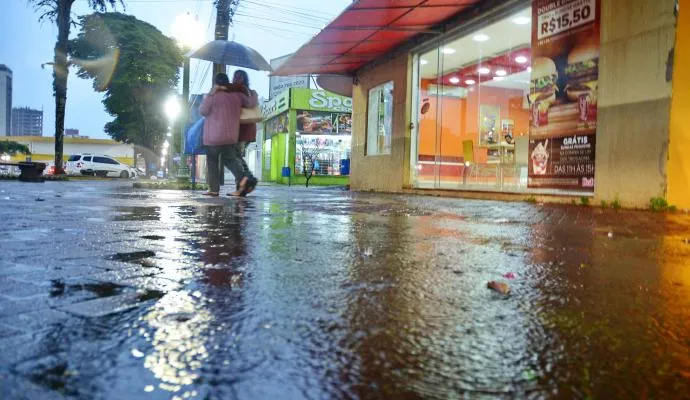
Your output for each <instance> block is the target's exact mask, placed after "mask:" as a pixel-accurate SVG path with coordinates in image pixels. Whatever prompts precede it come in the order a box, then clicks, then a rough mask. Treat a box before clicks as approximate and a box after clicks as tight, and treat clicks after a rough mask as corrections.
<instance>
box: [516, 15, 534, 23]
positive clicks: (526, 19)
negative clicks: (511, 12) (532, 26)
mask: <svg viewBox="0 0 690 400" xmlns="http://www.w3.org/2000/svg"><path fill="white" fill-rule="evenodd" d="M530 22H532V18H530V17H524V16H523V17H517V18H515V19H513V23H514V24H517V25H527V24H529V23H530Z"/></svg>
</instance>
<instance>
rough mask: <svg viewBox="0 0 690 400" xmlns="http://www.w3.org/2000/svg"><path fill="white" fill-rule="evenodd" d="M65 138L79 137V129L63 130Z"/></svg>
mask: <svg viewBox="0 0 690 400" xmlns="http://www.w3.org/2000/svg"><path fill="white" fill-rule="evenodd" d="M65 137H80V136H79V129H65Z"/></svg>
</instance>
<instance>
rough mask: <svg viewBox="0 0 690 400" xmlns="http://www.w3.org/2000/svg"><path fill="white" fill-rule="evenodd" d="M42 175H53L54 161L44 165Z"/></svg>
mask: <svg viewBox="0 0 690 400" xmlns="http://www.w3.org/2000/svg"><path fill="white" fill-rule="evenodd" d="M43 175H55V161H49V162H47V163H46V168H45V169H44V170H43Z"/></svg>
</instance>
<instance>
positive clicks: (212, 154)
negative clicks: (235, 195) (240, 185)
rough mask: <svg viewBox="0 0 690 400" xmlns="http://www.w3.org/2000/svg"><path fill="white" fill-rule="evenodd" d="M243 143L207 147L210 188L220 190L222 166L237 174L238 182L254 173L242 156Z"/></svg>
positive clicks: (215, 190)
mask: <svg viewBox="0 0 690 400" xmlns="http://www.w3.org/2000/svg"><path fill="white" fill-rule="evenodd" d="M241 147H242V146H241V145H240V144H239V143H237V144H231V145H228V146H208V147H207V148H206V166H207V173H208V190H209V191H210V192H216V193H218V192H220V185H221V182H220V168H221V166H225V167H227V168H228V169H229V170H230V172H232V174H233V175H234V176H235V181H236V182H241V181H242V179H244V178H245V177H248V178H251V177H252V173H251V172H250V171H249V168H248V167H247V163H245V162H244V159H243V158H242V152H241V150H242V149H241Z"/></svg>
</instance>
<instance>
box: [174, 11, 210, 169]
mask: <svg viewBox="0 0 690 400" xmlns="http://www.w3.org/2000/svg"><path fill="white" fill-rule="evenodd" d="M171 31H172V36H173V38H174V39H175V41H176V42H177V44H178V46H180V48H181V49H182V52H183V54H184V64H183V66H182V115H181V116H180V117H181V118H180V122H181V123H180V149H181V150H182V157H181V159H180V170H179V171H178V177H180V178H189V169H188V168H187V157H186V156H185V155H184V133H185V130H186V129H187V124H188V123H189V79H190V63H189V56H188V54H189V52H190V51H191V50H193V49H196V48H198V47H199V46H201V45H202V44H203V43H204V40H205V35H206V33H205V31H204V28H203V27H202V25H201V24H200V23H199V20H198V18H196V17H192V15H191V14H190V13H186V14H182V15H178V16H177V17H176V18H175V22H174V23H173V25H172V29H171Z"/></svg>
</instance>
